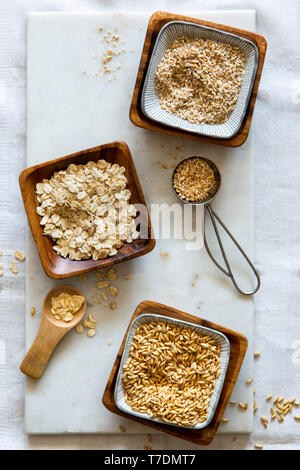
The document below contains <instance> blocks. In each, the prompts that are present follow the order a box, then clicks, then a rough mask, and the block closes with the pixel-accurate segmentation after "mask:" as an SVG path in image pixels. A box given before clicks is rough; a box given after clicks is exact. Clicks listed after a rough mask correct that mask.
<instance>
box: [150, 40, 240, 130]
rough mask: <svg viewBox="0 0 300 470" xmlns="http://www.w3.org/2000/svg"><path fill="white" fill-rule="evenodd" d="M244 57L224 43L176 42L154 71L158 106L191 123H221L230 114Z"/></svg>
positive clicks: (238, 89)
mask: <svg viewBox="0 0 300 470" xmlns="http://www.w3.org/2000/svg"><path fill="white" fill-rule="evenodd" d="M245 63H246V59H245V56H244V54H243V53H242V52H241V51H240V50H239V49H238V48H237V47H234V46H231V45H230V44H225V43H223V42H217V41H211V40H204V39H200V38H193V39H190V38H188V37H181V38H178V39H176V40H175V41H174V42H173V43H172V44H171V46H170V47H169V48H168V49H167V50H166V52H165V55H164V56H163V58H162V60H161V62H160V64H159V65H158V67H157V71H156V81H155V85H156V90H157V92H158V94H159V97H160V106H161V107H162V109H164V110H166V111H168V112H169V113H172V114H176V115H177V116H179V117H180V118H182V119H185V120H187V121H189V122H191V123H194V124H222V123H224V122H225V121H227V119H228V118H229V116H230V114H231V113H232V111H233V109H234V107H235V104H236V102H237V98H238V95H239V92H240V88H241V84H242V79H243V75H244V71H245Z"/></svg>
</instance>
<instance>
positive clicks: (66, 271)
mask: <svg viewBox="0 0 300 470" xmlns="http://www.w3.org/2000/svg"><path fill="white" fill-rule="evenodd" d="M100 159H104V160H106V161H108V162H110V163H117V164H118V165H121V166H124V167H125V175H126V177H127V180H128V188H129V189H130V191H131V195H132V196H131V199H130V202H131V203H132V204H143V205H144V206H145V207H146V202H145V198H144V195H143V191H142V188H141V185H140V183H139V179H138V176H137V173H136V169H135V166H134V162H133V159H132V156H131V153H130V150H129V148H128V146H127V144H125V142H111V143H108V144H105V145H100V146H99V147H94V148H91V149H87V150H83V151H81V152H77V153H73V154H71V155H67V156H65V157H62V158H58V159H55V160H51V161H49V162H46V163H41V164H39V165H35V166H32V167H30V168H26V169H25V170H23V171H22V173H21V174H20V178H19V183H20V188H21V193H22V198H23V202H24V207H25V210H26V214H27V218H28V222H29V225H30V228H31V232H32V235H33V238H34V241H35V244H36V247H37V250H38V253H39V256H40V260H41V263H42V266H43V268H44V270H45V272H46V274H47V275H48V276H49V277H51V278H53V279H63V278H66V277H70V276H75V275H77V274H81V273H84V272H88V271H92V270H94V269H101V268H107V267H108V266H112V265H113V264H116V263H121V262H123V261H127V260H129V259H132V258H137V257H138V256H142V255H145V254H146V253H149V252H150V251H151V250H153V248H154V246H155V239H154V236H153V232H152V226H151V220H150V217H149V213H148V211H147V210H146V211H144V213H143V214H141V215H140V216H139V223H140V227H138V229H144V233H148V238H147V239H138V240H134V241H133V242H132V243H125V244H124V245H123V246H122V247H121V248H120V249H119V250H118V253H117V254H116V255H115V256H112V257H108V258H105V259H101V260H97V261H94V260H93V259H88V260H81V261H72V260H70V259H69V258H63V257H62V256H60V255H58V254H57V253H56V252H55V251H54V250H53V245H54V243H53V241H52V239H51V238H49V237H48V236H46V235H44V234H43V227H42V226H41V225H40V221H41V217H40V216H39V215H38V214H37V212H36V208H37V205H38V202H37V197H36V192H35V189H36V184H37V183H38V182H41V181H42V180H43V178H50V177H51V176H52V175H53V173H54V172H55V171H59V170H64V169H66V168H67V166H68V165H69V164H70V163H75V164H83V165H84V164H86V163H88V162H89V161H98V160H100Z"/></svg>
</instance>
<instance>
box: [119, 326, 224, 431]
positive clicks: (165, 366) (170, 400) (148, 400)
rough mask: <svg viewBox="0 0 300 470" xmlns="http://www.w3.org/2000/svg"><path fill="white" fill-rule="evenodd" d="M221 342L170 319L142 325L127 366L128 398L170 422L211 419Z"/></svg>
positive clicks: (125, 385)
mask: <svg viewBox="0 0 300 470" xmlns="http://www.w3.org/2000/svg"><path fill="white" fill-rule="evenodd" d="M219 357H220V345H218V344H217V342H216V341H215V340H214V339H213V338H211V337H210V336H208V335H203V334H201V333H199V332H197V331H194V330H192V329H190V328H187V327H181V326H176V325H172V324H168V323H166V322H163V321H160V322H154V321H152V322H148V323H144V324H143V325H141V326H139V327H138V328H137V330H136V334H135V336H134V338H133V340H132V343H131V346H130V354H129V358H128V360H127V362H126V364H125V366H124V368H123V374H122V383H123V390H124V396H125V400H126V402H127V404H128V405H129V406H130V407H131V409H132V410H133V411H136V412H140V413H146V414H147V415H148V416H150V417H151V418H157V419H159V420H162V421H164V422H166V423H172V424H177V425H182V426H194V425H196V424H198V423H202V422H204V421H206V419H207V417H208V408H209V403H210V399H211V395H212V393H213V390H214V387H215V384H216V380H217V378H218V377H219V375H220V359H219Z"/></svg>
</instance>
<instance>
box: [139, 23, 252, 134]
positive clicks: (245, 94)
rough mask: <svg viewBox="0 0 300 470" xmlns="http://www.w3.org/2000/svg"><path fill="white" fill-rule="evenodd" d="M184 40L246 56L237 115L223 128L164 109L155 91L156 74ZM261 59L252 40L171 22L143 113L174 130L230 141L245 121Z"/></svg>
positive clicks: (158, 45)
mask: <svg viewBox="0 0 300 470" xmlns="http://www.w3.org/2000/svg"><path fill="white" fill-rule="evenodd" d="M182 36H187V37H189V38H196V37H199V38H202V39H210V40H213V41H219V42H225V43H227V44H231V45H232V46H236V47H238V48H239V49H240V50H241V51H242V52H243V53H244V54H245V57H246V65H245V73H244V76H243V79H242V85H241V90H240V93H239V96H238V99H237V102H236V105H235V107H234V110H233V112H232V113H231V115H230V116H229V118H228V119H227V121H225V122H224V123H223V124H193V123H191V122H189V121H187V120H185V119H182V118H180V117H178V116H176V115H175V114H172V113H169V112H167V111H165V110H164V109H162V108H161V107H160V103H159V95H158V92H157V90H156V89H155V73H156V70H157V67H158V65H159V63H160V62H161V60H162V58H163V56H164V54H165V52H166V50H167V49H168V48H169V46H170V45H171V44H172V42H173V41H174V40H175V39H176V38H178V37H182ZM258 57H259V52H258V48H257V47H256V45H255V44H254V43H253V42H252V41H249V40H248V39H244V38H242V37H240V36H237V35H235V34H231V33H226V32H225V31H221V30H219V29H215V28H211V27H208V26H202V25H197V24H195V23H189V22H185V21H170V22H169V23H167V24H165V26H163V27H162V29H161V30H160V32H159V34H158V36H157V39H156V41H155V45H154V48H153V52H152V55H151V58H150V61H149V66H148V70H147V74H146V78H145V82H144V86H143V90H142V97H141V107H142V111H143V113H144V115H145V116H147V117H148V118H149V119H152V120H153V121H156V122H159V123H160V124H163V125H165V126H169V127H173V128H174V129H181V130H184V131H187V132H191V133H193V134H199V135H203V136H206V137H213V138H215V139H230V138H232V137H234V136H235V135H236V134H237V132H238V131H239V129H240V127H241V124H242V122H243V119H244V117H245V114H246V111H247V107H248V104H249V100H250V96H251V92H252V88H253V83H254V79H255V75H256V71H257V64H258Z"/></svg>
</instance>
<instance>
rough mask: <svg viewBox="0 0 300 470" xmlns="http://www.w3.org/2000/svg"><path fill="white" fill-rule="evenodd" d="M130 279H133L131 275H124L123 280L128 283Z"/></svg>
mask: <svg viewBox="0 0 300 470" xmlns="http://www.w3.org/2000/svg"><path fill="white" fill-rule="evenodd" d="M132 278H133V276H132V274H126V276H125V279H127V281H130V279H132Z"/></svg>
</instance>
